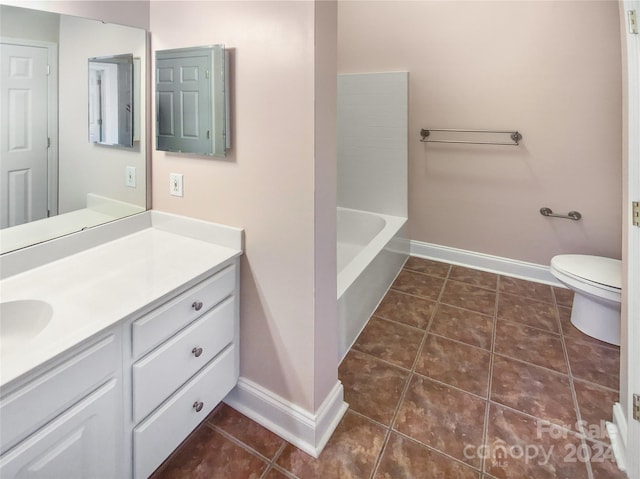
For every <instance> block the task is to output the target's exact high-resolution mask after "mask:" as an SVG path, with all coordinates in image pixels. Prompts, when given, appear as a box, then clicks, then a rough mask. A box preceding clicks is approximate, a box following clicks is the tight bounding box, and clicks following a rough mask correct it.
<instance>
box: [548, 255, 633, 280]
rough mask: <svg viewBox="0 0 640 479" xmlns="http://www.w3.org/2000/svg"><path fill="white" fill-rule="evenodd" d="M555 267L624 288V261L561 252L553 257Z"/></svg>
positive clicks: (578, 275)
mask: <svg viewBox="0 0 640 479" xmlns="http://www.w3.org/2000/svg"><path fill="white" fill-rule="evenodd" d="M551 263H552V264H553V267H554V268H557V269H558V270H560V271H563V272H565V273H567V274H570V275H573V276H577V277H578V278H582V279H584V280H587V281H591V282H593V283H598V284H603V285H605V286H610V287H612V288H618V289H620V288H622V261H620V260H619V259H613V258H604V257H602V256H590V255H584V254H561V255H559V256H554V257H553V258H551Z"/></svg>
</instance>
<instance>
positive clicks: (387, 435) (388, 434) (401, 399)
mask: <svg viewBox="0 0 640 479" xmlns="http://www.w3.org/2000/svg"><path fill="white" fill-rule="evenodd" d="M450 272H451V265H449V268H448V269H447V274H446V276H445V278H444V281H443V282H442V286H441V287H440V293H439V294H438V298H437V299H436V300H435V306H434V307H433V309H432V310H431V314H430V316H429V321H428V323H427V327H426V328H425V330H424V332H423V334H422V340H421V341H420V346H418V351H417V352H416V356H415V358H414V359H413V364H412V366H411V370H410V371H409V374H408V375H407V379H406V382H405V384H404V387H403V388H402V392H401V393H400V397H399V398H398V402H397V403H396V407H395V411H394V412H393V416H392V417H391V422H390V423H389V426H388V427H387V431H386V433H385V437H384V440H383V442H382V448H381V449H380V453H379V454H378V457H377V458H376V462H375V464H374V466H373V469H372V471H371V475H370V476H369V477H370V478H371V479H373V478H374V477H375V475H376V473H377V472H378V468H379V467H380V462H381V461H382V455H383V454H384V451H385V449H386V447H387V444H388V443H389V438H390V437H391V432H392V431H393V425H394V424H395V422H396V419H397V417H398V414H399V413H400V407H401V406H402V403H403V402H404V399H405V396H406V394H407V391H408V390H409V386H410V385H411V381H412V379H413V373H414V372H415V369H416V366H417V364H418V360H419V358H420V355H421V354H422V349H423V348H424V344H425V342H426V340H427V336H428V335H429V330H430V329H431V324H432V323H433V318H434V316H435V314H436V311H437V310H438V304H439V303H440V298H441V297H442V295H443V294H444V288H445V286H446V284H447V279H448V277H449V274H450Z"/></svg>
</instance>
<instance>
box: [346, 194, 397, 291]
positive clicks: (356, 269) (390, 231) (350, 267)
mask: <svg viewBox="0 0 640 479" xmlns="http://www.w3.org/2000/svg"><path fill="white" fill-rule="evenodd" d="M336 210H346V211H351V212H355V213H362V214H368V215H373V216H378V217H380V218H382V219H384V220H385V226H384V228H383V229H382V231H380V232H379V233H378V234H377V235H376V236H375V237H374V238H373V239H372V240H371V241H370V242H369V243H367V244H366V245H365V246H364V248H363V249H362V251H360V252H359V253H358V254H357V255H356V256H355V257H354V258H353V259H352V260H351V261H350V262H349V263H348V264H347V266H345V268H344V269H343V270H342V271H340V272H339V273H338V274H337V276H338V278H337V299H338V300H339V299H340V298H341V297H342V296H343V295H344V293H345V292H346V291H347V290H348V289H349V287H350V286H351V285H352V284H353V283H354V282H355V281H356V279H358V277H359V276H360V275H361V274H362V272H363V271H364V270H365V268H366V267H367V266H368V265H369V263H371V262H372V261H373V260H374V258H375V257H376V256H377V255H378V254H379V253H380V251H382V250H383V249H384V248H385V247H386V246H387V244H388V243H389V242H390V241H391V240H392V239H393V238H394V237H395V236H396V235H397V233H398V232H399V231H400V230H401V229H402V227H403V226H404V225H405V224H406V223H407V219H408V218H406V217H403V216H392V215H385V214H382V213H377V212H375V211H366V210H356V209H353V208H345V207H342V206H338V207H336ZM336 242H337V237H336Z"/></svg>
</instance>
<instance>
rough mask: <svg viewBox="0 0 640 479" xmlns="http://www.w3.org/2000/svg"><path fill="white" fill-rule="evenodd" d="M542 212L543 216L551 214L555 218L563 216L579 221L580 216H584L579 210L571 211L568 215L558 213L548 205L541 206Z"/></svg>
mask: <svg viewBox="0 0 640 479" xmlns="http://www.w3.org/2000/svg"><path fill="white" fill-rule="evenodd" d="M540 214H541V215H542V216H551V217H553V218H563V219H566V220H574V221H578V220H579V219H580V218H582V215H581V214H580V213H579V212H577V211H569V213H567V214H566V215H556V214H554V212H553V211H551V208H547V207H546V206H545V207H544V208H540Z"/></svg>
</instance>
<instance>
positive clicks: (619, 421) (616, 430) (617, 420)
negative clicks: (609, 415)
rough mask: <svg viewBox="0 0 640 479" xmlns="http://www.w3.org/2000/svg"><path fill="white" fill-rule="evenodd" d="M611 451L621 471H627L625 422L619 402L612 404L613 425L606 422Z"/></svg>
mask: <svg viewBox="0 0 640 479" xmlns="http://www.w3.org/2000/svg"><path fill="white" fill-rule="evenodd" d="M607 433H608V434H609V439H610V440H611V449H613V454H614V456H615V458H616V462H617V463H618V467H619V468H620V470H621V471H625V470H626V469H627V420H626V418H625V417H624V411H623V410H622V406H621V405H620V403H619V402H617V403H614V404H613V423H610V422H607Z"/></svg>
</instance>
